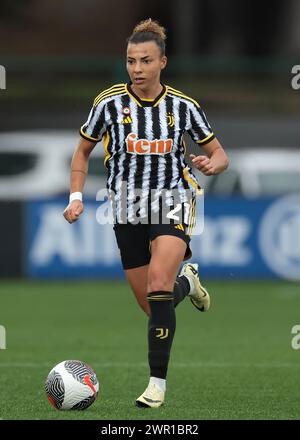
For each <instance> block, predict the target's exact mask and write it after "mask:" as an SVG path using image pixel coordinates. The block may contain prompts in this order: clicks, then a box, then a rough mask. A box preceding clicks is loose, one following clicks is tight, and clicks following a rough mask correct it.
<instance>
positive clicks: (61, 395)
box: [45, 360, 99, 410]
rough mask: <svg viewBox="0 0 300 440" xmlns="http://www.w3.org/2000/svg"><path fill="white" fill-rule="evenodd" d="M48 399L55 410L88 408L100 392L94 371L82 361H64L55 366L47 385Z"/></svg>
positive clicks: (49, 375)
mask: <svg viewBox="0 0 300 440" xmlns="http://www.w3.org/2000/svg"><path fill="white" fill-rule="evenodd" d="M45 389H46V393H47V397H48V400H49V402H50V403H51V405H53V406H54V408H55V409H61V410H66V409H79V410H83V409H86V408H88V407H89V406H90V405H91V404H92V403H93V402H94V401H95V400H96V397H97V395H98V391H99V382H98V379H97V376H96V373H95V372H94V370H93V369H92V368H91V367H90V366H89V365H87V364H85V363H84V362H81V361H73V360H68V361H63V362H60V363H59V364H57V365H55V367H54V368H52V370H51V371H50V373H49V374H48V377H47V379H46V383H45Z"/></svg>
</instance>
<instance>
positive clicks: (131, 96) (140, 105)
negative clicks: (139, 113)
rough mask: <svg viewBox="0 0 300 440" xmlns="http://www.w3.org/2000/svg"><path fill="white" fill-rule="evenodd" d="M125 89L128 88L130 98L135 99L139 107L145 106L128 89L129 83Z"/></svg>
mask: <svg viewBox="0 0 300 440" xmlns="http://www.w3.org/2000/svg"><path fill="white" fill-rule="evenodd" d="M125 90H126V93H127V94H128V95H129V96H130V98H131V99H133V100H134V102H135V103H136V104H137V105H138V106H139V107H143V106H142V104H141V103H140V102H139V101H138V100H137V99H136V98H135V97H134V96H133V95H132V94H131V93H130V92H129V90H128V85H127V84H125Z"/></svg>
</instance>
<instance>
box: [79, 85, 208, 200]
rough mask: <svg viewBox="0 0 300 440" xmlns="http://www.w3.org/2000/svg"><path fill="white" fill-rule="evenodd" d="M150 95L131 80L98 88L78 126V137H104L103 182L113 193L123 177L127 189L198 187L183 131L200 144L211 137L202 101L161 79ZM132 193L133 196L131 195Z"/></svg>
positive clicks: (194, 190)
mask: <svg viewBox="0 0 300 440" xmlns="http://www.w3.org/2000/svg"><path fill="white" fill-rule="evenodd" d="M162 86H163V88H162V91H161V93H160V94H159V95H158V96H157V97H156V98H155V99H154V100H148V99H147V100H143V99H140V98H139V97H138V96H137V95H136V94H135V93H134V92H133V90H132V89H131V86H130V84H117V85H114V86H112V87H110V88H109V89H107V90H105V91H103V92H102V93H100V94H99V95H98V96H97V97H96V99H95V101H94V105H93V107H92V109H91V111H90V114H89V117H88V120H87V121H86V123H85V124H84V125H83V126H82V127H81V129H80V134H81V136H82V137H84V138H86V139H88V140H91V141H94V142H98V141H100V140H101V139H102V138H104V148H105V161H104V163H105V165H106V166H107V168H108V178H107V188H108V189H109V190H111V191H113V192H114V193H115V194H116V195H117V196H118V192H119V191H120V190H121V188H124V183H126V186H127V190H128V192H130V191H131V193H132V192H134V191H135V190H136V189H140V190H141V191H142V193H143V194H144V195H145V197H146V196H147V194H148V193H149V191H150V190H156V192H157V194H158V195H159V194H160V191H161V190H173V189H177V190H178V191H179V192H180V193H182V195H183V198H182V200H184V198H185V197H184V193H185V191H186V190H190V191H192V192H194V193H196V192H197V191H199V190H200V187H199V185H198V183H197V180H196V178H195V176H194V175H193V173H192V172H191V169H190V168H189V167H188V166H187V164H186V162H185V160H184V155H185V144H184V140H183V135H184V133H185V132H187V133H188V134H189V135H190V136H191V137H192V139H193V140H194V141H195V142H197V143H198V144H202V145H203V144H205V143H207V142H210V141H211V140H212V139H213V138H214V134H213V132H212V130H211V127H210V125H209V123H208V121H207V119H206V117H205V114H204V112H203V111H202V109H201V108H200V105H199V104H198V103H197V102H196V101H195V100H194V99H192V98H189V97H188V96H186V95H184V94H183V93H182V92H179V91H178V90H175V89H173V88H172V87H170V86H165V85H162ZM131 199H132V197H131Z"/></svg>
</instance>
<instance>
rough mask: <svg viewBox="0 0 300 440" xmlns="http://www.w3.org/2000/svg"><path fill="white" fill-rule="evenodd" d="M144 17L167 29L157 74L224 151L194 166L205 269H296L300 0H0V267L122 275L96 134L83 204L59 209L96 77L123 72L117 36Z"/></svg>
mask: <svg viewBox="0 0 300 440" xmlns="http://www.w3.org/2000/svg"><path fill="white" fill-rule="evenodd" d="M148 17H152V18H154V19H157V20H159V21H160V22H161V24H163V25H164V26H165V27H166V28H167V31H168V39H167V55H168V58H169V63H168V67H167V69H166V71H165V72H164V73H163V80H164V81H165V82H166V83H167V84H168V83H169V84H171V85H172V86H173V87H175V88H177V89H179V90H183V91H184V92H185V93H186V94H188V95H190V96H193V97H194V98H195V99H197V100H198V101H199V102H200V104H201V105H202V107H203V109H204V110H205V112H206V115H207V117H208V120H209V121H210V123H211V125H212V127H213V129H214V131H215V133H216V135H217V137H218V138H219V140H220V141H221V143H222V145H223V146H224V148H225V149H226V150H227V152H228V154H229V156H230V159H231V165H230V168H229V169H228V170H227V171H226V172H225V173H224V174H222V175H220V176H215V177H210V178H205V177H204V176H202V175H199V173H198V177H199V181H200V183H201V184H202V185H203V186H204V187H205V189H206V195H207V196H208V195H209V197H207V198H206V205H205V208H206V225H205V229H206V233H205V234H204V235H203V236H202V237H195V241H194V242H193V246H194V257H195V259H198V260H199V261H201V265H202V268H203V274H204V275H205V276H206V275H207V276H213V277H219V276H220V277H225V278H228V277H238V278H239V277H243V276H246V277H256V276H258V277H263V278H264V277H267V278H270V277H284V278H287V279H300V235H299V234H300V233H299V227H300V212H299V209H300V208H299V206H300V205H299V199H298V198H297V196H296V195H295V194H297V193H298V194H299V191H300V178H299V176H300V174H299V171H300V153H299V144H300V124H299V116H300V105H299V97H300V91H299V90H294V89H293V88H292V86H291V81H292V78H293V76H295V75H293V74H292V68H293V66H294V65H297V63H299V55H300V27H299V22H300V5H299V2H298V1H297V0H287V1H286V2H284V3H283V2H282V1H279V0H274V1H273V2H272V7H270V5H269V4H268V2H261V1H258V0H251V1H250V0H248V1H243V2H240V1H238V0H228V1H224V2H218V1H217V0H197V1H196V0H187V1H186V2H181V1H180V0H173V1H167V0H166V1H164V2H163V3H161V2H159V1H156V0H152V1H151V3H149V4H148V3H146V2H141V1H137V0H128V1H126V2H122V1H115V2H106V1H102V0H88V1H86V0H85V1H81V0H78V1H77V2H76V6H74V2H72V1H70V0H64V1H63V2H61V1H56V0H51V1H50V0H43V1H42V2H41V1H37V0H18V1H15V2H10V1H8V0H3V1H2V6H1V16H0V53H1V60H0V63H1V65H2V66H4V68H5V70H6V89H4V88H3V89H2V90H0V200H1V207H2V208H1V211H2V215H1V219H0V222H1V227H0V231H1V235H2V237H1V250H0V256H1V267H0V276H2V277H10V276H13V277H20V276H21V277H23V276H25V277H57V276H58V277H61V276H62V277H64V276H67V275H69V276H71V277H73V276H76V277H90V276H91V277H94V276H96V277H98V276H104V275H105V276H110V275H111V274H113V275H116V274H117V275H118V276H121V275H122V271H121V269H120V265H119V256H118V252H117V249H116V246H115V240H114V236H113V231H112V229H111V228H110V227H106V226H101V225H98V224H97V223H96V222H95V209H96V207H97V204H96V202H95V195H96V192H97V190H98V189H100V188H103V187H104V186H105V174H106V171H105V168H104V166H103V159H102V158H103V149H102V146H101V145H98V147H97V148H96V149H95V152H94V153H93V156H92V158H91V162H90V169H89V177H88V180H87V185H86V194H85V195H86V200H87V199H88V198H89V199H90V203H88V204H87V208H88V209H87V213H86V215H85V216H84V217H83V218H82V220H81V221H80V222H79V223H78V225H74V226H72V227H71V228H70V227H69V225H68V224H67V223H64V222H63V220H62V218H61V212H62V210H63V208H64V205H65V204H66V202H67V195H68V185H69V164H70V160H71V156H72V153H73V150H74V148H75V146H76V143H77V139H78V129H79V127H80V126H81V125H82V124H83V123H84V122H85V120H86V118H87V115H88V112H89V110H90V106H91V103H92V101H93V99H94V97H95V96H96V95H97V94H98V93H99V92H100V91H101V90H102V89H105V88H108V87H109V86H110V85H111V84H114V83H118V82H126V81H127V74H126V70H125V51H126V38H127V37H128V36H129V35H130V34H131V31H132V29H133V27H134V25H135V24H136V23H137V22H138V21H139V20H141V19H145V18H148ZM187 142H188V144H189V150H190V151H191V152H195V151H196V150H195V148H197V147H195V146H194V145H191V142H190V140H189V139H187ZM187 160H188V159H187ZM196 173H197V171H196ZM291 194H294V196H293V197H287V196H290V195H291ZM57 197H59V199H57ZM36 199H39V201H36ZM276 207H277V208H276ZM272 210H275V211H276V213H277V214H278V215H276V216H274V215H271V216H270V214H269V213H270V212H272ZM269 218H270V220H268V219H269ZM265 223H266V224H267V226H264V224H265ZM233 225H234V226H233ZM266 231H267V232H268V233H266ZM75 235H76V237H77V239H75ZM61 237H62V238H61ZM78 240H79V241H80V246H78Z"/></svg>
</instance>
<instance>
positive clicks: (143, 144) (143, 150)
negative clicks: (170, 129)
mask: <svg viewBox="0 0 300 440" xmlns="http://www.w3.org/2000/svg"><path fill="white" fill-rule="evenodd" d="M126 145H127V152H128V153H130V154H161V155H163V154H168V153H170V152H171V151H172V147H173V139H154V140H153V141H148V140H147V139H137V135H136V134H135V133H129V135H128V136H127V138H126Z"/></svg>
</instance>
